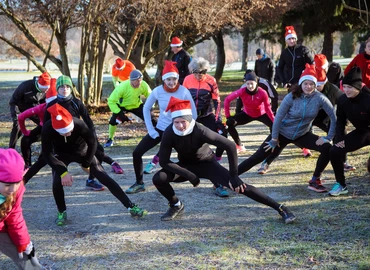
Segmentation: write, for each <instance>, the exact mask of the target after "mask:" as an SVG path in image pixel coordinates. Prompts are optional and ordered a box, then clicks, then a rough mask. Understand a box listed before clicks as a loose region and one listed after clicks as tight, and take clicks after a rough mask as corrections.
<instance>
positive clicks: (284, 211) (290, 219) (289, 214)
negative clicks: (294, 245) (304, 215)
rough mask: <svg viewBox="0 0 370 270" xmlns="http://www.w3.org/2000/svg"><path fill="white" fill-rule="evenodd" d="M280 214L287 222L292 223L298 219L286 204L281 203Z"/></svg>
mask: <svg viewBox="0 0 370 270" xmlns="http://www.w3.org/2000/svg"><path fill="white" fill-rule="evenodd" d="M279 214H280V216H281V217H282V218H283V220H284V222H285V224H290V223H292V222H293V221H294V220H295V219H296V217H295V215H293V213H292V212H290V211H289V210H288V208H286V207H285V206H284V205H280V207H279Z"/></svg>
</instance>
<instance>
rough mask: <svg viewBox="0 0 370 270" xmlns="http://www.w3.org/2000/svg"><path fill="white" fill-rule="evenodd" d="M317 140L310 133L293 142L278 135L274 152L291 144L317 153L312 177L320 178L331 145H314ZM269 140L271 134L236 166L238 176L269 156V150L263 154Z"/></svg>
mask: <svg viewBox="0 0 370 270" xmlns="http://www.w3.org/2000/svg"><path fill="white" fill-rule="evenodd" d="M319 138H320V137H319V136H317V135H315V134H313V133H311V132H307V133H306V134H305V135H303V136H301V137H299V138H297V139H295V140H290V139H288V138H286V137H284V136H283V135H281V134H279V145H280V146H276V148H275V149H274V152H275V151H277V152H278V153H279V154H280V153H281V151H282V150H283V149H284V148H285V147H286V146H287V145H288V144H289V143H293V144H295V145H296V146H298V147H300V148H308V149H311V150H316V151H319V152H320V155H319V157H318V158H317V162H316V168H315V171H314V173H313V176H315V177H320V176H321V174H322V172H323V171H324V169H325V168H326V166H327V165H328V163H329V150H330V147H331V144H330V143H324V144H322V145H316V141H317V140H318V139H319ZM270 140H271V134H270V135H269V136H268V137H267V138H266V139H265V140H264V142H263V143H262V144H261V146H260V147H259V148H258V150H257V151H256V152H255V153H254V154H253V155H252V156H250V157H249V158H247V159H246V160H244V161H243V162H242V163H240V164H239V166H238V174H239V175H241V174H242V173H244V172H246V171H248V170H250V169H251V168H252V167H253V166H255V165H257V164H259V163H261V162H262V161H264V160H265V159H266V158H267V157H268V156H269V155H270V154H271V150H270V151H268V152H265V149H264V147H265V146H266V145H267V142H269V141H270ZM342 165H343V164H342Z"/></svg>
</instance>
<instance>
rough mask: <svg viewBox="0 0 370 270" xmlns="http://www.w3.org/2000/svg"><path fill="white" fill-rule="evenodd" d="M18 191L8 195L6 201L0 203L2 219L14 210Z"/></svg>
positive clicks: (0, 218)
mask: <svg viewBox="0 0 370 270" xmlns="http://www.w3.org/2000/svg"><path fill="white" fill-rule="evenodd" d="M16 195H17V192H14V193H13V194H12V195H10V196H7V197H6V199H5V202H4V203H3V204H1V205H0V220H2V219H3V218H5V217H6V216H7V215H8V213H9V212H10V211H11V210H12V208H13V205H14V203H15V196H16Z"/></svg>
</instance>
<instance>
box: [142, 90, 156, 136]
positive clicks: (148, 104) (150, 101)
mask: <svg viewBox="0 0 370 270" xmlns="http://www.w3.org/2000/svg"><path fill="white" fill-rule="evenodd" d="M156 95H157V90H156V89H154V90H153V91H152V93H151V94H150V95H149V96H148V98H147V99H146V101H145V103H144V106H143V114H144V122H145V126H146V129H147V130H148V134H149V136H150V137H151V138H152V139H155V138H157V137H159V133H158V132H157V131H156V130H155V127H154V126H153V123H152V117H151V114H150V111H151V109H152V107H153V105H154V103H155V102H156V101H157V97H156Z"/></svg>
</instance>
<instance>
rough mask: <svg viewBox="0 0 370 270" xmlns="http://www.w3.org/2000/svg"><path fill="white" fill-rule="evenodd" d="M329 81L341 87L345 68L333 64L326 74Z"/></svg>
mask: <svg viewBox="0 0 370 270" xmlns="http://www.w3.org/2000/svg"><path fill="white" fill-rule="evenodd" d="M326 77H327V78H328V81H329V82H331V83H332V84H335V85H336V86H337V87H339V86H340V81H341V80H342V79H343V77H344V72H343V68H342V66H341V65H340V64H339V63H336V62H331V63H330V65H329V67H328V70H327V72H326Z"/></svg>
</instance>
